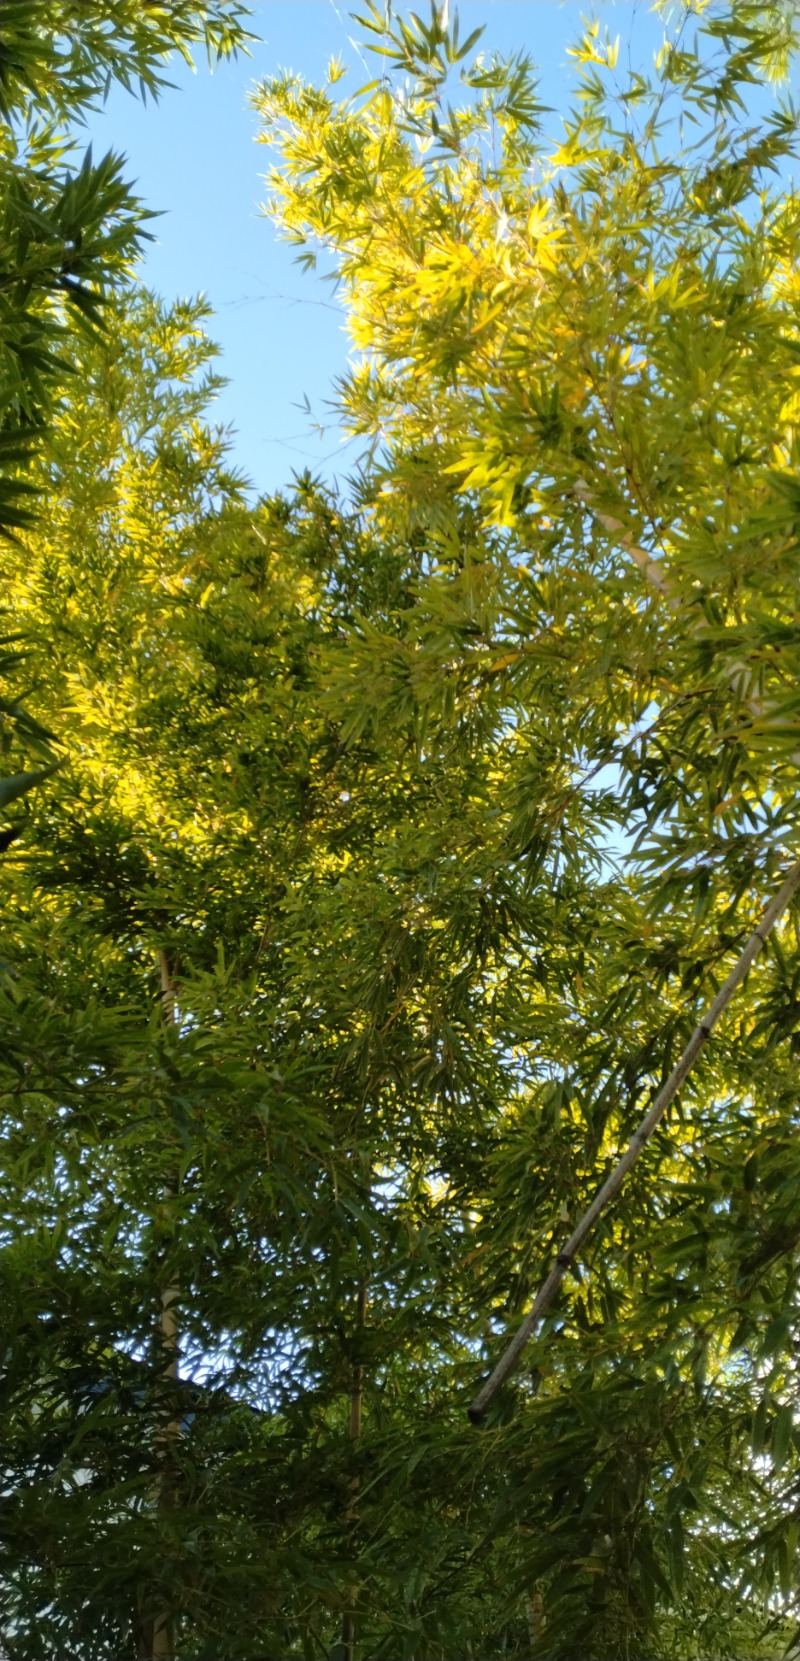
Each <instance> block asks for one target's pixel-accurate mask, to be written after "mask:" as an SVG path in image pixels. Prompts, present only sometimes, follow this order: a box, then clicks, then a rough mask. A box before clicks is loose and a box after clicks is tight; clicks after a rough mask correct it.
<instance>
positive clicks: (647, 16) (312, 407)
mask: <svg viewBox="0 0 800 1661" xmlns="http://www.w3.org/2000/svg"><path fill="white" fill-rule="evenodd" d="M421 9H422V10H423V12H424V10H425V8H424V7H422V8H421ZM458 11H459V18H460V23H461V35H462V38H465V37H466V35H467V33H469V32H471V31H472V30H473V29H475V28H478V27H480V26H481V25H485V33H484V36H483V40H482V42H481V47H482V48H483V49H485V50H486V51H487V52H491V51H498V52H501V53H513V52H518V51H520V50H524V51H527V52H529V53H530V55H531V57H532V59H533V61H534V63H535V64H536V65H537V68H538V71H539V74H540V95H541V99H542V102H543V104H545V105H546V106H548V107H549V109H550V112H551V113H550V114H549V115H548V116H547V117H546V123H547V133H548V137H552V139H553V140H554V142H555V141H558V140H559V139H560V137H561V135H562V130H563V129H562V118H563V115H564V114H565V113H566V112H567V110H568V109H569V107H570V103H571V100H572V90H573V89H574V86H575V73H576V71H575V65H574V61H573V60H571V59H570V58H569V55H568V48H569V46H570V45H571V44H573V43H574V42H575V40H576V39H577V38H578V37H579V36H580V35H581V34H582V33H583V27H584V20H585V18H586V17H587V16H591V15H592V7H591V6H590V5H587V3H586V0H563V3H561V4H559V3H558V0H463V3H462V4H461V5H460V6H459V7H458ZM594 12H595V15H597V16H598V17H599V19H600V20H601V23H602V25H603V27H604V28H607V29H608V32H609V34H610V35H611V36H612V37H614V36H616V35H619V36H620V37H621V39H622V41H623V42H624V43H625V52H624V57H625V62H626V63H627V61H628V57H629V55H630V54H631V53H632V54H634V56H635V60H636V62H637V63H641V64H647V63H649V62H652V55H653V52H654V51H656V50H657V49H658V47H659V45H660V44H661V41H662V40H663V35H664V24H663V21H662V20H661V19H659V18H658V17H657V16H655V15H654V14H653V13H652V12H651V11H650V9H649V7H648V5H647V4H645V3H644V0H602V3H601V4H600V5H598V6H595V8H594ZM251 27H252V29H253V31H254V33H255V34H256V35H258V36H259V37H260V38H259V39H258V40H256V41H255V42H254V43H253V46H252V50H251V55H250V57H249V58H248V57H240V58H239V59H237V60H236V61H234V62H228V63H222V64H220V65H218V66H217V67H216V68H215V69H214V72H213V74H212V73H211V72H210V71H209V69H208V66H207V65H206V64H205V63H204V62H203V61H202V60H199V61H198V64H197V68H196V70H195V72H192V71H191V70H190V69H189V68H188V67H187V66H186V65H185V64H183V63H182V62H181V61H180V60H176V61H173V62H172V63H171V64H170V66H169V71H168V75H169V79H170V80H171V82H172V83H173V87H172V89H167V90H166V91H165V92H164V93H163V95H162V97H161V99H160V101H159V102H158V103H157V104H153V103H152V102H148V103H147V104H146V105H143V104H142V103H141V102H140V101H139V100H138V99H137V98H135V97H133V96H132V95H131V94H129V93H127V92H125V91H124V90H123V89H121V88H118V87H115V88H113V89H112V91H111V93H110V95H109V97H108V100H107V102H106V104H105V105H104V107H103V109H102V110H101V111H99V112H97V113H96V114H95V115H94V116H93V117H92V118H91V120H90V122H89V124H88V137H89V138H90V139H91V142H92V144H93V146H94V150H95V153H96V154H101V153H104V152H105V151H106V150H107V149H113V150H115V151H117V152H122V153H123V154H124V155H125V156H126V157H127V161H128V166H127V173H128V176H129V177H131V178H132V179H135V180H136V182H137V188H138V191H139V194H140V196H141V197H142V199H143V200H144V202H145V203H146V205H147V206H148V207H149V208H151V209H152V210H154V211H157V212H159V213H160V215H161V217H160V218H158V219H156V220H154V221H152V222H151V225H150V230H151V233H152V235H153V238H154V240H153V241H152V242H151V243H150V244H149V245H148V247H147V249H146V252H145V255H144V258H143V261H142V265H141V271H140V274H141V277H142V280H143V281H144V282H146V283H147V284H148V285H149V286H150V287H152V288H155V289H156V290H157V291H158V292H159V293H160V294H162V295H163V296H164V298H165V299H168V300H169V299H172V298H178V297H182V298H185V297H187V296H194V295H196V294H198V293H203V294H204V295H205V296H206V297H207V298H208V300H209V302H210V304H211V306H212V308H213V311H214V313H215V316H214V318H213V320H212V323H211V327H210V332H211V334H212V335H213V337H214V338H215V339H216V340H217V341H218V343H219V345H220V347H221V358H220V361H219V365H218V367H219V369H220V371H221V372H222V373H223V374H225V375H226V376H227V377H228V382H229V384H228V386H227V387H226V388H225V389H224V390H223V391H222V392H221V393H220V394H219V396H218V399H217V402H216V404H215V406H214V416H215V419H218V420H219V421H220V422H222V423H223V424H225V425H231V426H232V428H233V429H234V437H233V450H232V459H233V461H234V462H235V463H236V465H237V466H239V467H240V468H241V469H242V470H243V471H244V473H245V474H246V475H247V477H248V478H249V479H250V480H251V481H252V483H253V485H254V486H255V487H256V489H258V490H259V491H272V490H276V489H279V488H281V487H282V486H283V485H286V484H288V483H290V481H291V475H292V472H293V471H296V472H302V471H303V470H304V469H306V468H309V469H310V470H311V471H312V472H313V473H315V474H318V475H319V476H321V477H322V478H324V479H326V480H327V481H329V482H331V483H333V482H334V480H337V479H338V480H339V481H340V482H342V483H343V482H344V481H345V480H346V478H347V477H348V475H349V474H350V473H352V472H353V471H354V469H355V465H356V462H357V459H358V453H359V452H358V441H352V440H351V441H349V442H348V440H347V435H346V434H345V433H344V432H343V431H342V428H341V426H340V424H339V421H338V419H337V414H336V410H335V406H334V394H333V384H334V382H335V380H336V378H337V376H340V375H342V374H343V373H344V372H345V371H346V368H347V364H348V357H349V345H348V340H347V336H346V333H345V329H344V314H343V311H342V308H341V306H340V305H339V304H338V303H337V298H336V294H335V292H334V290H333V289H332V287H331V285H330V284H328V283H326V282H325V281H323V280H321V279H320V277H319V276H315V275H314V274H305V273H302V272H301V271H300V270H299V268H298V266H297V264H296V261H295V253H294V250H293V249H291V248H290V247H289V246H288V245H287V244H286V243H284V242H282V241H281V240H280V238H279V236H278V234H277V231H276V230H275V228H274V226H273V225H272V224H271V223H270V222H269V221H268V220H267V219H265V217H264V215H263V212H262V204H263V200H264V196H265V186H264V183H263V174H264V172H265V171H266V168H267V165H268V153H267V152H266V151H264V150H263V149H262V148H261V147H259V146H257V145H256V143H255V139H256V135H257V130H258V121H257V117H256V114H255V111H254V110H253V109H252V107H251V105H250V102H249V97H250V94H251V92H252V89H253V86H254V84H256V83H258V82H260V81H263V80H264V79H267V78H269V77H270V76H271V75H273V74H276V73H279V72H281V71H283V70H287V69H291V70H293V71H295V72H297V73H298V74H301V75H302V76H303V77H304V78H305V79H307V80H309V81H311V82H315V83H319V82H321V81H323V80H324V78H325V75H326V72H327V68H328V65H329V63H330V61H331V59H332V58H341V59H342V60H343V61H344V62H345V63H346V64H347V66H348V74H347V76H346V78H345V79H344V80H343V81H342V82H340V83H339V84H338V86H337V92H338V93H340V94H341V93H343V92H348V91H350V92H352V91H355V90H356V89H357V88H358V86H359V85H361V84H363V83H364V81H365V79H366V78H367V71H366V68H365V59H366V54H365V53H363V48H362V47H361V45H360V44H359V35H362V36H363V30H360V29H359V26H358V24H357V23H356V22H355V21H354V19H353V17H352V16H351V15H350V14H349V12H348V9H347V6H346V5H340V4H339V3H338V0H336V3H335V0H255V5H254V7H253V19H252V24H251ZM631 41H632V42H633V43H634V44H633V46H631V47H630V48H629V47H628V42H631ZM622 57H623V54H622V53H621V59H620V62H621V66H622ZM370 73H374V71H370Z"/></svg>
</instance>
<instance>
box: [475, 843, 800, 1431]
mask: <svg viewBox="0 0 800 1661" xmlns="http://www.w3.org/2000/svg"><path fill="white" fill-rule="evenodd" d="M799 888H800V861H799V862H798V863H797V864H796V865H794V866H793V867H792V869H791V871H790V872H789V875H788V876H787V877H786V880H785V881H784V883H783V884H782V886H781V888H780V889H779V890H778V893H777V894H776V895H775V897H774V899H773V900H771V901H770V904H769V905H768V906H767V908H766V910H765V912H764V914H763V916H762V918H761V921H760V923H759V925H758V927H757V928H756V929H755V930H754V932H753V933H752V934H751V936H750V939H749V940H748V942H747V945H746V946H745V948H744V951H743V952H742V955H741V957H740V958H739V960H738V962H737V963H736V965H735V966H734V968H733V969H732V971H731V973H730V974H729V976H728V979H727V980H726V982H725V984H724V986H722V987H721V988H720V990H719V992H718V993H717V996H716V997H715V999H714V1001H713V1003H711V1004H710V1005H709V1008H708V1009H707V1010H706V1012H705V1014H704V1016H703V1017H702V1020H701V1021H700V1022H699V1024H698V1025H697V1026H696V1027H695V1029H694V1032H693V1033H692V1036H691V1038H690V1039H689V1042H688V1044H687V1045H686V1048H685V1050H684V1051H683V1054H682V1055H681V1057H680V1060H679V1061H678V1062H677V1063H676V1065H675V1066H674V1067H673V1069H672V1072H671V1073H670V1075H669V1078H668V1079H667V1080H666V1081H665V1083H664V1084H663V1085H662V1086H661V1089H660V1090H659V1092H658V1095H657V1096H656V1098H655V1101H654V1102H653V1104H652V1106H651V1107H650V1109H649V1110H648V1112H647V1113H646V1114H645V1116H644V1118H643V1120H642V1122H641V1124H640V1125H639V1127H638V1129H637V1130H636V1131H634V1134H633V1136H632V1137H631V1140H630V1142H629V1144H628V1147H627V1148H626V1150H625V1152H624V1154H623V1155H622V1157H621V1158H620V1159H619V1160H618V1162H617V1164H616V1165H615V1166H614V1169H613V1171H611V1172H610V1174H609V1176H608V1177H607V1178H606V1180H605V1182H604V1183H603V1185H602V1187H601V1188H600V1189H599V1190H598V1192H597V1194H596V1195H595V1197H594V1199H593V1200H592V1203H591V1205H590V1206H588V1208H587V1210H586V1211H585V1212H584V1213H583V1216H582V1217H581V1219H580V1222H579V1223H578V1224H577V1226H576V1227H575V1228H574V1229H573V1231H572V1233H571V1235H570V1237H569V1239H568V1240H567V1241H566V1242H565V1244H564V1246H563V1247H562V1249H561V1251H560V1252H559V1254H558V1256H557V1258H556V1260H555V1263H554V1264H553V1267H552V1269H551V1270H550V1273H549V1275H548V1276H547V1279H546V1280H545V1281H544V1282H543V1284H542V1286H541V1287H540V1289H539V1292H538V1294H537V1297H536V1299H535V1301H534V1303H533V1306H532V1308H531V1309H530V1310H529V1311H528V1314H527V1315H526V1316H525V1319H524V1321H523V1322H522V1324H521V1326H520V1327H519V1328H518V1330H517V1331H516V1332H515V1334H514V1337H513V1338H512V1340H511V1342H510V1344H509V1345H508V1347H507V1348H506V1349H505V1350H504V1352H503V1354H502V1356H501V1357H500V1360H499V1361H498V1363H497V1366H496V1367H495V1369H494V1371H493V1372H492V1373H491V1374H490V1376H489V1378H488V1379H487V1380H486V1382H485V1384H483V1385H482V1387H481V1389H480V1390H479V1391H478V1394H477V1395H476V1397H475V1399H474V1401H473V1402H472V1404H471V1406H470V1407H469V1409H468V1415H469V1418H470V1419H471V1420H472V1423H473V1424H480V1423H481V1420H482V1419H484V1418H485V1416H486V1413H487V1411H488V1409H489V1407H490V1405H491V1403H492V1402H493V1401H494V1398H495V1396H496V1395H497V1392H498V1390H500V1389H501V1388H502V1386H503V1385H504V1384H505V1382H506V1379H507V1378H509V1377H510V1375H511V1373H512V1372H513V1371H514V1368H515V1367H516V1365H517V1362H518V1361H519V1358H520V1356H521V1354H522V1351H523V1350H524V1348H525V1345H526V1344H527V1342H528V1339H529V1338H530V1337H531V1335H532V1333H533V1332H534V1330H535V1328H536V1327H537V1326H538V1324H539V1321H540V1320H541V1319H542V1316H543V1315H544V1314H545V1313H546V1312H547V1310H548V1309H549V1308H550V1305H551V1304H552V1302H553V1299H554V1298H555V1297H556V1294H557V1292H558V1290H559V1288H560V1286H561V1282H562V1281H563V1279H564V1276H565V1274H566V1273H567V1270H568V1269H570V1268H571V1267H572V1265H573V1263H574V1261H575V1258H576V1257H577V1254H578V1252H579V1251H580V1249H581V1247H582V1245H583V1243H584V1241H585V1240H586V1238H587V1235H588V1234H589V1233H590V1232H591V1229H592V1227H593V1225H594V1223H595V1222H596V1221H597V1218H598V1217H599V1216H600V1214H601V1212H603V1211H605V1209H606V1207H607V1206H608V1205H610V1204H611V1201H612V1200H613V1199H615V1198H616V1195H617V1194H618V1193H619V1190H620V1188H621V1187H622V1184H623V1182H624V1180H625V1177H626V1176H627V1174H628V1172H629V1171H630V1170H631V1169H632V1167H633V1166H634V1165H635V1164H636V1161H637V1159H638V1158H639V1155H640V1154H641V1153H642V1150H643V1149H644V1148H646V1146H647V1144H648V1142H649V1141H650V1138H651V1136H652V1134H653V1132H654V1130H655V1129H656V1126H657V1125H658V1124H659V1123H660V1121H661V1120H662V1119H663V1117H664V1114H665V1113H666V1111H667V1108H668V1107H669V1106H670V1103H671V1102H672V1101H674V1099H675V1097H676V1096H677V1094H678V1091H679V1090H680V1087H681V1085H682V1084H683V1082H684V1080H685V1079H686V1078H687V1077H688V1074H689V1073H690V1072H691V1070H692V1068H693V1066H694V1064H695V1062H696V1060H697V1057H698V1056H699V1055H700V1054H701V1052H702V1051H703V1050H704V1049H705V1046H706V1044H707V1043H708V1040H709V1038H710V1037H711V1034H712V1032H713V1030H714V1028H715V1026H716V1024H717V1022H718V1020H719V1018H720V1016H721V1015H722V1014H723V1013H724V1011H725V1010H726V1009H727V1007H728V1004H729V1003H730V1001H731V999H732V997H733V995H734V993H735V992H736V991H737V989H738V987H739V986H741V983H742V981H743V980H744V979H745V976H746V975H747V973H748V970H749V969H750V967H751V965H752V963H753V962H754V960H755V959H756V958H757V957H758V954H759V952H760V951H761V948H762V946H763V945H764V944H765V942H766V940H767V939H768V937H769V934H770V933H771V931H772V929H773V928H774V927H775V924H776V923H777V922H778V919H779V918H780V917H782V916H783V913H784V911H785V910H786V908H787V906H788V905H789V903H790V901H791V900H792V899H793V897H794V895H795V894H796V893H797V890H798V889H799Z"/></svg>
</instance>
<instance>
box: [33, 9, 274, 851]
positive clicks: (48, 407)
mask: <svg viewBox="0 0 800 1661" xmlns="http://www.w3.org/2000/svg"><path fill="white" fill-rule="evenodd" d="M244 16H245V8H243V7H242V6H241V5H239V4H238V0H210V3H209V4H203V3H198V0H178V3H177V4H172V5H171V6H170V7H169V8H166V7H162V6H153V5H140V4H139V3H138V0H4V4H3V8H2V15H0V538H2V539H5V538H7V537H13V536H14V534H15V532H16V531H17V530H18V529H19V528H20V527H21V526H23V525H28V524H30V523H31V521H32V513H33V511H34V505H35V487H34V485H33V483H32V480H31V477H30V475H29V473H28V471H27V466H26V464H27V463H28V462H29V460H30V457H31V455H32V453H34V452H35V451H36V449H37V448H40V447H41V446H42V444H43V443H45V442H46V439H47V433H48V429H49V424H50V420H51V415H52V411H53V409H54V407H56V406H57V404H58V399H59V397H60V395H61V393H62V391H63V387H64V383H65V380H68V378H69V372H70V363H69V345H68V339H69V334H70V332H71V331H72V330H74V329H75V328H79V329H80V328H89V329H92V328H98V327H102V324H103V311H104V296H105V294H106V292H107V290H108V289H109V288H110V287H113V286H114V285H115V284H117V283H119V282H120V281H124V280H125V278H126V277H128V276H129V274H130V270H131V266H132V264H133V262H134V261H135V258H136V256H137V253H138V252H139V251H140V249H141V246H142V238H143V235H144V236H146V234H147V233H146V232H145V231H144V227H143V221H144V220H146V219H147V218H148V215H147V213H146V212H144V210H143V208H142V205H141V203H140V202H139V201H138V200H137V198H136V196H135V193H134V192H133V190H132V189H131V187H130V185H129V184H128V183H127V182H126V180H125V177H124V164H123V161H122V158H121V157H119V156H115V155H113V154H112V153H109V154H108V155H107V156H104V157H103V158H102V159H101V160H99V161H94V160H93V158H92V154H91V150H88V149H87V150H85V152H84V154H83V157H82V159H81V158H80V150H81V149H83V146H82V145H81V143H80V140H81V136H82V135H81V133H80V126H81V123H82V122H83V121H85V119H86V115H87V112H88V111H89V110H91V109H92V108H95V107H96V106H97V105H98V104H99V103H100V102H101V101H102V99H103V97H104V96H105V94H106V93H107V91H108V88H109V86H110V84H111V82H112V80H116V81H118V82H121V83H122V85H123V86H126V87H128V88H129V89H133V88H135V89H137V90H139V89H141V92H142V96H145V95H146V94H147V93H148V92H149V93H150V94H151V96H157V95H158V91H159V88H160V87H161V86H163V84H164V70H165V65H166V60H167V56H168V54H169V52H170V51H171V50H174V49H177V50H179V51H181V52H182V53H183V54H184V56H186V57H188V56H189V52H190V49H191V47H192V45H194V44H196V43H198V42H201V43H203V44H204V45H205V47H206V48H207V50H208V52H209V54H212V55H217V56H221V55H223V54H226V53H229V52H231V51H235V50H236V49H237V47H240V46H242V45H243V44H244V42H245V40H246V38H247V37H246V31H245V29H244V21H243V20H244ZM32 492H33V493H34V494H33V495H32ZM28 679H29V677H28V676H27V673H26V667H25V647H24V641H21V640H20V636H19V629H18V623H17V619H16V618H15V617H14V616H13V615H12V614H10V613H9V611H8V606H7V601H6V600H5V598H4V603H3V609H2V611H0V693H2V696H1V697H0V746H1V747H2V752H3V756H4V758H6V757H7V756H8V755H9V752H10V751H11V750H12V749H13V748H14V746H15V743H16V744H17V745H20V744H21V747H22V752H21V756H19V758H18V759H19V760H20V761H21V762H22V766H21V767H20V770H19V772H18V774H16V775H12V774H11V773H10V772H9V769H8V766H6V765H4V766H3V773H4V774H5V775H6V776H5V777H4V778H3V779H2V780H0V811H2V810H4V809H5V807H6V805H7V804H8V802H10V801H13V800H17V799H18V798H19V796H20V795H21V794H24V793H25V791H26V790H27V789H28V788H30V787H31V785H32V783H33V782H35V779H36V778H37V777H42V776H44V775H43V774H42V773H41V768H42V767H43V766H44V767H47V766H49V765H52V763H53V761H54V758H55V757H56V755H57V754H58V750H57V739H56V736H55V735H54V734H52V733H49V732H46V731H43V730H42V728H41V725H40V724H37V723H36V722H35V720H34V719H33V718H32V717H31V716H30V715H29V714H28V713H27V712H26V709H25V707H24V703H23V702H22V701H21V700H22V699H23V698H24V692H25V687H26V685H27V684H28ZM29 774H33V775H34V777H33V778H31V777H29V776H28V775H29ZM2 834H3V833H2V832H0V836H2Z"/></svg>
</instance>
